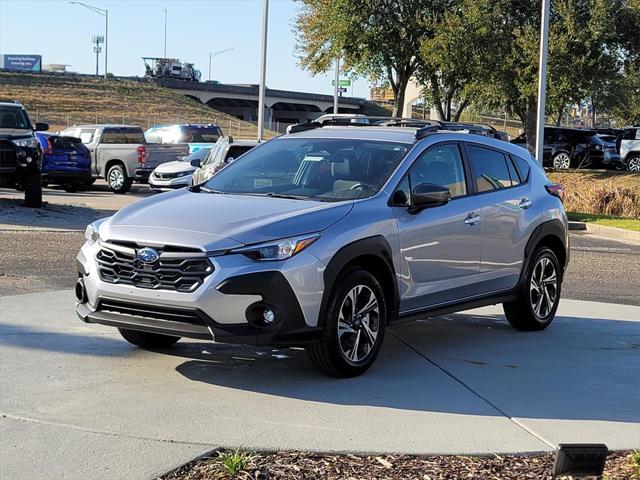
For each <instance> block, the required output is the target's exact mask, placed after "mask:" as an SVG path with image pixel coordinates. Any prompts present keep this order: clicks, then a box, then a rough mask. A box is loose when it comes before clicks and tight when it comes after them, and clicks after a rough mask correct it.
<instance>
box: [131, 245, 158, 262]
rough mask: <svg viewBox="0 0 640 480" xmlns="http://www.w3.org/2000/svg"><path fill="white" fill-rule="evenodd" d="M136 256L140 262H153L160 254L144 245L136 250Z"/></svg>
mask: <svg viewBox="0 0 640 480" xmlns="http://www.w3.org/2000/svg"><path fill="white" fill-rule="evenodd" d="M136 257H138V260H140V261H141V262H142V263H153V262H155V261H156V260H158V259H159V258H160V254H159V253H158V252H157V250H154V249H153V248H149V247H145V248H141V249H140V250H138V253H136Z"/></svg>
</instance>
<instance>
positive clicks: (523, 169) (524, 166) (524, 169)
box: [511, 155, 531, 183]
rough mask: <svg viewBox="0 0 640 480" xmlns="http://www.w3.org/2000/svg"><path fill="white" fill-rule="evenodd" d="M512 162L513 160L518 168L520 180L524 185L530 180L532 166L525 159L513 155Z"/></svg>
mask: <svg viewBox="0 0 640 480" xmlns="http://www.w3.org/2000/svg"><path fill="white" fill-rule="evenodd" d="M511 160H513V161H514V162H515V164H516V167H517V168H518V173H519V174H520V180H521V181H522V183H524V182H526V181H527V180H529V171H530V170H531V166H530V165H529V162H527V161H526V160H525V159H524V158H521V157H518V156H517V155H512V156H511Z"/></svg>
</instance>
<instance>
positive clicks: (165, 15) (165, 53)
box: [163, 8, 167, 58]
mask: <svg viewBox="0 0 640 480" xmlns="http://www.w3.org/2000/svg"><path fill="white" fill-rule="evenodd" d="M163 56H164V58H167V9H166V8H165V9H164V53H163Z"/></svg>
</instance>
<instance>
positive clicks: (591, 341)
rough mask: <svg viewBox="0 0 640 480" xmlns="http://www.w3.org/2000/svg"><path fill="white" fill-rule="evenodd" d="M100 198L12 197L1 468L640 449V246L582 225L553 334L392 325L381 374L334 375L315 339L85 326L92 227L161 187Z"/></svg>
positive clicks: (491, 310) (86, 472) (57, 472)
mask: <svg viewBox="0 0 640 480" xmlns="http://www.w3.org/2000/svg"><path fill="white" fill-rule="evenodd" d="M95 194H96V196H94V192H92V193H83V192H81V193H78V194H71V195H69V194H66V193H62V192H60V191H57V190H52V189H47V190H46V193H45V199H46V200H47V201H49V202H50V203H49V205H48V207H47V208H48V210H47V209H45V211H44V212H41V214H37V213H35V212H33V211H31V212H26V214H25V212H22V211H21V210H20V209H19V208H14V204H15V202H14V200H13V199H12V196H11V195H12V194H5V192H4V191H0V202H3V201H4V202H5V203H0V206H2V205H5V206H8V207H9V208H7V209H5V210H4V211H0V358H1V359H2V361H1V362H0V386H1V388H2V390H1V391H2V394H1V395H0V414H1V417H0V451H1V452H3V455H2V457H3V459H2V461H1V462H0V478H15V479H20V478H25V479H33V478H72V479H75V478H78V479H85V478H108V479H110V480H112V479H118V478H123V479H124V478H153V477H154V476H156V475H159V474H161V473H163V472H166V471H168V470H170V469H171V468H173V467H176V466H178V465H179V464H181V463H184V462H186V461H188V460H190V459H192V458H194V457H196V456H198V455H201V454H203V453H205V452H207V451H210V450H212V449H214V448H216V447H218V446H225V447H241V446H242V447H244V448H254V449H260V450H277V449H303V450H310V451H351V452H359V453H365V452H367V453H368V452H397V453H411V454H423V453H427V452H428V453H465V454H489V453H496V452H498V453H509V452H541V451H550V450H552V449H553V448H554V447H555V445H557V444H558V443H560V442H604V443H606V444H607V445H608V446H609V447H610V448H612V449H632V448H640V415H639V412H640V410H639V409H638V401H637V398H639V397H640V387H639V386H638V384H637V382H635V381H634V380H633V379H635V378H637V376H638V363H637V352H638V349H639V348H640V307H639V305H640V297H638V295H637V294H636V293H635V292H637V285H638V284H640V268H638V267H639V266H638V261H639V259H640V246H635V245H630V244H625V243H621V242H615V241H610V240H603V239H599V238H596V237H593V236H591V235H588V234H572V236H571V239H572V258H571V264H570V269H569V271H568V273H567V277H566V280H565V282H564V286H563V289H564V291H563V300H562V302H561V304H560V309H559V312H558V317H557V318H556V320H555V322H554V324H553V325H552V326H551V327H550V328H549V329H547V330H545V331H543V332H537V333H523V332H517V331H515V330H513V329H511V328H510V327H509V326H508V324H507V323H506V322H505V320H504V316H503V315H502V310H501V308H500V307H499V306H495V307H487V308H482V309H477V310H472V311H468V312H463V313H459V314H454V315H447V316H444V317H439V318H435V319H430V320H428V321H419V322H414V323H412V324H407V325H402V326H398V327H394V328H393V329H392V330H391V332H390V334H389V335H388V337H387V338H386V341H385V345H384V348H383V350H382V353H381V357H380V359H379V361H378V362H377V363H376V365H375V366H374V367H373V368H372V370H371V371H370V372H368V373H367V374H366V375H364V376H362V377H359V378H356V379H349V380H338V379H330V378H327V377H323V376H321V375H319V374H317V373H316V371H315V370H314V369H313V368H312V366H311V364H310V362H309V361H308V360H307V356H306V353H305V352H304V351H302V350H301V349H272V348H266V347H263V348H256V347H246V346H231V345H222V344H217V345H216V344H211V343H207V342H198V341H191V340H183V341H181V342H179V343H178V344H177V345H176V347H175V348H173V349H171V350H168V351H163V352H158V351H145V350H141V349H137V348H134V347H133V346H132V345H130V344H128V343H126V342H124V341H123V340H122V339H121V338H120V337H119V335H118V334H117V331H116V330H115V329H112V328H109V327H103V326H99V325H86V324H83V323H82V322H80V321H79V320H78V319H77V317H76V316H75V313H74V311H73V303H74V300H73V293H72V291H71V290H70V289H71V287H72V286H73V285H74V283H75V278H76V273H75V270H74V265H73V259H74V257H75V255H76V253H77V251H78V249H79V248H80V245H81V244H82V242H83V241H84V236H83V234H82V232H81V229H82V227H83V226H84V224H86V221H87V219H91V218H98V217H100V216H106V215H109V214H110V213H111V212H113V211H114V210H115V209H117V208H120V207H121V206H123V205H122V204H123V203H129V202H131V201H132V200H135V199H137V198H142V197H144V196H146V195H148V192H147V191H146V189H139V190H138V189H136V191H135V192H134V193H133V194H131V195H126V196H116V195H113V194H111V193H109V192H106V191H104V190H102V189H101V185H100V184H98V185H97V187H96V192H95ZM70 198H71V199H72V200H69V199H70ZM11 202H14V203H11ZM64 202H71V203H74V204H75V205H76V207H73V209H71V210H66V209H65V208H66V207H64V208H63V206H61V203H64ZM6 212H9V213H6ZM24 215H28V217H25V216H24ZM20 222H22V225H21V224H20ZM25 222H26V223H25ZM73 227H75V228H73ZM581 300H589V301H581ZM601 302H605V303H601ZM616 304H626V305H616ZM34 459H37V461H34ZM114 459H118V460H117V461H114ZM141 459H144V460H141Z"/></svg>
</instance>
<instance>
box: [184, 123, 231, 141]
mask: <svg viewBox="0 0 640 480" xmlns="http://www.w3.org/2000/svg"><path fill="white" fill-rule="evenodd" d="M221 135H222V131H221V130H220V129H219V128H218V127H183V128H182V141H183V142H184V143H216V142H217V141H218V138H220V136H221Z"/></svg>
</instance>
